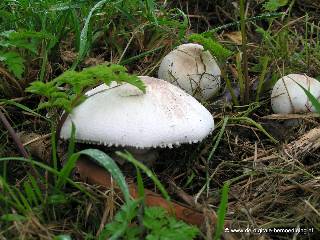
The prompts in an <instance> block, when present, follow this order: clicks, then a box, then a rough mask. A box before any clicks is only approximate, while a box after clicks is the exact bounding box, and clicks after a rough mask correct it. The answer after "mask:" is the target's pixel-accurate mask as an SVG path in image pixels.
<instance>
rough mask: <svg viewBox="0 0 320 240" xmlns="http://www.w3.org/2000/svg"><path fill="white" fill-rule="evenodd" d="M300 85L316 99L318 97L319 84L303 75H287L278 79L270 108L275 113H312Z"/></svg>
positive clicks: (319, 92)
mask: <svg viewBox="0 0 320 240" xmlns="http://www.w3.org/2000/svg"><path fill="white" fill-rule="evenodd" d="M298 84H300V85H301V86H303V87H304V88H305V89H307V90H308V91H309V92H310V93H311V94H312V95H313V96H315V97H316V98H319V97H320V82H319V81H318V80H316V79H314V78H311V77H308V76H307V75H303V74H289V75H287V76H284V77H282V78H280V79H279V80H278V81H277V82H276V84H275V85H274V87H273V89H272V93H271V107H272V110H273V111H274V112H275V113H303V112H314V111H315V108H314V107H313V106H312V103H311V102H310V101H309V99H308V96H307V95H306V94H305V92H304V90H303V89H302V88H301V87H300V86H299V85H298Z"/></svg>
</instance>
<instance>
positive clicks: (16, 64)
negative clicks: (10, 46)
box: [0, 52, 25, 79]
mask: <svg viewBox="0 0 320 240" xmlns="http://www.w3.org/2000/svg"><path fill="white" fill-rule="evenodd" d="M0 61H2V62H3V63H4V65H5V66H6V67H7V68H8V70H9V71H10V72H11V73H13V75H14V76H15V77H16V78H18V79H21V78H22V74H23V73H24V69H25V67H24V59H23V58H22V57H21V56H20V55H19V54H18V53H16V52H0Z"/></svg>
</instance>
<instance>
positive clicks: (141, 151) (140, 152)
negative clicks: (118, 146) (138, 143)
mask: <svg viewBox="0 0 320 240" xmlns="http://www.w3.org/2000/svg"><path fill="white" fill-rule="evenodd" d="M125 149H126V150H127V151H128V152H130V153H131V154H132V156H133V157H134V158H135V159H136V160H138V161H139V162H142V163H143V164H145V165H146V166H149V167H150V166H152V165H153V164H155V162H156V160H157V159H158V157H159V154H158V151H157V150H156V149H154V148H136V147H125Z"/></svg>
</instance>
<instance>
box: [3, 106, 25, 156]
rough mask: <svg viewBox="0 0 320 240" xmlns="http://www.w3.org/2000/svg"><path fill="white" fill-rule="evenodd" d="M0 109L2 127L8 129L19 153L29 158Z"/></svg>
mask: <svg viewBox="0 0 320 240" xmlns="http://www.w3.org/2000/svg"><path fill="white" fill-rule="evenodd" d="M1 109H2V108H1V107H0V119H1V122H2V123H3V125H4V127H5V128H6V129H7V130H8V132H9V134H10V136H11V137H12V139H13V141H14V142H15V144H16V145H17V147H18V149H19V152H20V153H21V155H22V156H23V157H24V158H29V154H28V153H27V151H26V149H25V148H24V146H23V144H22V142H21V140H20V138H19V137H18V135H17V134H16V132H15V131H14V129H13V128H12V127H11V125H10V123H9V122H8V120H7V118H6V116H5V115H4V114H3V112H2V110H1Z"/></svg>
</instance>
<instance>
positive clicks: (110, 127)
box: [60, 77, 214, 148]
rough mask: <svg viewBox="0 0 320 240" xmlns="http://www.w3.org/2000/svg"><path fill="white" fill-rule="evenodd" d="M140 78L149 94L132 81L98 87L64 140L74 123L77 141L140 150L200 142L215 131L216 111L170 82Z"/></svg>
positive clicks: (76, 112) (76, 114) (68, 126)
mask: <svg viewBox="0 0 320 240" xmlns="http://www.w3.org/2000/svg"><path fill="white" fill-rule="evenodd" d="M140 78H141V79H142V80H143V81H144V82H145V85H146V94H143V93H142V92H141V91H140V90H139V89H137V88H136V87H134V86H132V85H129V84H123V85H120V86H117V87H113V88H108V89H107V87H105V89H106V90H104V91H100V92H98V91H95V89H93V91H91V92H90V94H89V95H91V96H90V97H89V98H88V99H87V100H86V101H84V102H83V103H81V104H80V105H79V106H77V107H76V108H74V109H73V111H72V113H71V114H70V115H69V116H68V118H67V119H66V121H65V123H64V124H63V126H62V129H61V133H60V136H61V138H63V139H68V138H70V133H71V125H72V122H73V123H74V124H75V127H76V137H75V138H76V140H77V141H82V142H87V143H99V144H104V145H110V146H111V145H115V146H118V145H120V146H133V147H137V148H145V147H167V146H168V147H171V146H172V145H179V144H181V143H192V142H198V141H201V140H202V139H204V138H205V137H206V136H207V135H208V134H209V133H210V132H211V131H212V130H213V128H214V121H213V117H212V115H211V114H210V112H209V111H208V110H207V109H206V108H205V107H203V106H202V105H201V104H200V103H199V102H198V101H197V100H196V99H194V98H193V97H192V96H190V95H189V94H187V93H185V92H184V91H183V90H181V89H179V88H178V87H176V86H174V85H172V84H170V83H168V82H166V81H163V80H160V79H156V78H151V77H140ZM103 88H104V87H101V85H100V86H98V89H99V90H103Z"/></svg>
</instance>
